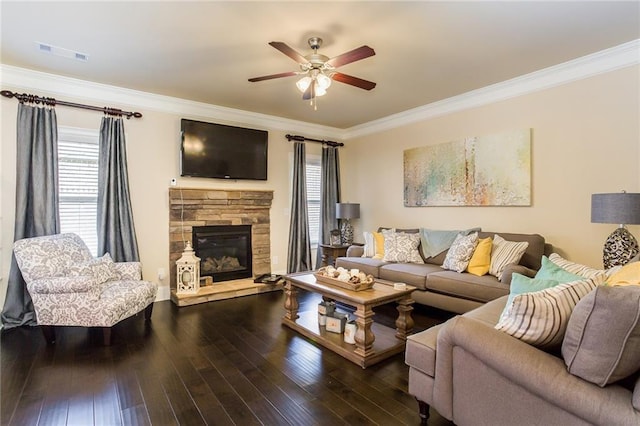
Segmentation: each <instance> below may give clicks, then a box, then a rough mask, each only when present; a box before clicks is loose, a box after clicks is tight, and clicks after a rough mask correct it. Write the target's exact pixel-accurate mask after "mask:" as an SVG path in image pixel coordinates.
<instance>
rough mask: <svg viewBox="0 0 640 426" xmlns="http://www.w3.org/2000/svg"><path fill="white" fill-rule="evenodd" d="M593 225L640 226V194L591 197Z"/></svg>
mask: <svg viewBox="0 0 640 426" xmlns="http://www.w3.org/2000/svg"><path fill="white" fill-rule="evenodd" d="M591 223H617V224H620V225H639V224H640V193H627V192H615V193H612V194H592V195H591Z"/></svg>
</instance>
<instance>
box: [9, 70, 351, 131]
mask: <svg viewBox="0 0 640 426" xmlns="http://www.w3.org/2000/svg"><path fill="white" fill-rule="evenodd" d="M0 82H2V85H3V86H11V87H3V89H9V88H11V89H13V90H41V91H45V92H48V93H50V94H51V95H53V96H60V97H63V96H65V97H71V98H75V99H84V100H86V101H89V102H91V101H93V102H97V101H99V102H106V103H114V104H117V105H119V106H120V107H122V108H124V107H125V106H127V107H132V108H135V109H149V110H153V111H159V112H164V113H171V114H179V115H185V116H189V117H203V118H212V117H215V118H216V119H218V120H223V121H225V122H229V123H238V124H241V125H245V126H246V125H251V126H255V127H258V128H263V129H271V130H281V131H285V132H301V133H308V134H313V135H316V136H320V135H321V136H322V137H324V138H328V139H335V138H337V139H339V138H340V137H341V135H342V133H343V130H342V129H337V128H334V127H329V126H321V125H318V124H313V123H307V122H304V121H297V120H290V119H287V118H282V117H276V116H272V115H266V114H260V113H256V112H250V111H244V110H239V109H234V108H227V107H222V106H218V105H212V104H207V103H203V102H196V101H190V100H186V99H181V98H174V97H171V96H164V95H157V94H155V93H149V92H142V91H138V90H133V89H126V88H123V87H118V86H111V85H108V84H102V83H94V82H91V81H86V80H80V79H76V78H71V77H65V76H61V75H56V74H49V73H45V72H41V71H34V70H30V69H26V68H19V67H14V66H11V65H5V64H0Z"/></svg>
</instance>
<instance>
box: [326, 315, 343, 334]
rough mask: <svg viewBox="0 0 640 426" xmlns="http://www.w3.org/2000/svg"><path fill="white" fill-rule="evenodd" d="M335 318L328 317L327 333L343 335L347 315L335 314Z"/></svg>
mask: <svg viewBox="0 0 640 426" xmlns="http://www.w3.org/2000/svg"><path fill="white" fill-rule="evenodd" d="M333 315H334V316H332V317H327V331H330V332H332V333H343V332H344V325H345V324H346V323H347V315H346V314H342V313H340V312H334V314H333Z"/></svg>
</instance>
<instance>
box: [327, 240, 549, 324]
mask: <svg viewBox="0 0 640 426" xmlns="http://www.w3.org/2000/svg"><path fill="white" fill-rule="evenodd" d="M397 231H398V232H407V233H417V232H419V230H418V229H404V230H402V229H397ZM495 234H498V235H500V236H501V237H503V238H504V239H505V240H508V241H527V242H528V243H529V246H528V247H527V250H526V252H525V253H524V255H523V256H522V259H521V260H520V262H519V264H517V265H510V266H509V267H507V269H506V270H505V273H504V275H503V277H502V281H500V280H498V279H497V278H496V277H494V276H492V275H489V274H487V275H484V276H481V277H479V276H476V275H472V274H469V273H466V272H464V273H458V272H454V271H447V270H445V269H442V267H441V265H442V264H443V263H444V259H445V256H446V254H447V252H446V251H445V252H443V253H440V254H439V255H437V256H434V257H429V258H426V259H424V258H423V260H424V262H425V263H424V264H415V263H390V262H384V261H382V260H379V259H373V258H367V257H361V256H362V254H363V252H364V248H363V247H361V246H351V247H349V249H348V250H347V256H346V257H339V258H338V259H337V260H336V266H342V267H344V268H348V269H353V268H355V269H359V270H361V271H363V272H365V273H367V274H371V275H373V276H374V277H376V278H381V279H384V280H388V281H392V282H404V283H406V284H409V285H412V286H415V287H416V288H417V290H416V291H414V292H413V294H412V298H413V299H414V300H415V301H416V302H417V303H420V304H423V305H428V306H434V307H436V308H439V309H444V310H446V311H450V312H455V313H464V312H467V311H470V310H472V309H475V308H477V307H479V306H482V305H483V304H485V303H486V302H489V301H491V300H494V299H497V298H499V297H502V296H504V295H508V294H509V284H510V282H511V275H512V274H513V273H514V272H518V273H520V274H523V275H526V276H529V277H533V276H534V275H535V273H536V271H537V270H538V269H540V262H541V259H542V256H543V255H544V253H545V240H544V238H543V237H542V236H540V235H537V234H510V233H503V232H480V233H479V238H487V237H493V236H494V235H495ZM418 250H420V247H418Z"/></svg>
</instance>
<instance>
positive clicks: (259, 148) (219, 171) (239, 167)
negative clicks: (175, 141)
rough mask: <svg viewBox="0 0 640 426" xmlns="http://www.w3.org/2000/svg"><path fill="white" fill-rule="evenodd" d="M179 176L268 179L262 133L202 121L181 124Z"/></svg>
mask: <svg viewBox="0 0 640 426" xmlns="http://www.w3.org/2000/svg"><path fill="white" fill-rule="evenodd" d="M180 127H181V136H182V138H181V139H182V142H181V148H180V153H181V155H180V175H181V176H191V177H206V178H218V179H252V180H267V140H268V135H269V134H268V132H266V131H264V130H255V129H245V128H242V127H234V126H226V125H223V124H215V123H206V122H203V121H195V120H187V119H186V118H183V119H182V121H181V126H180Z"/></svg>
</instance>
